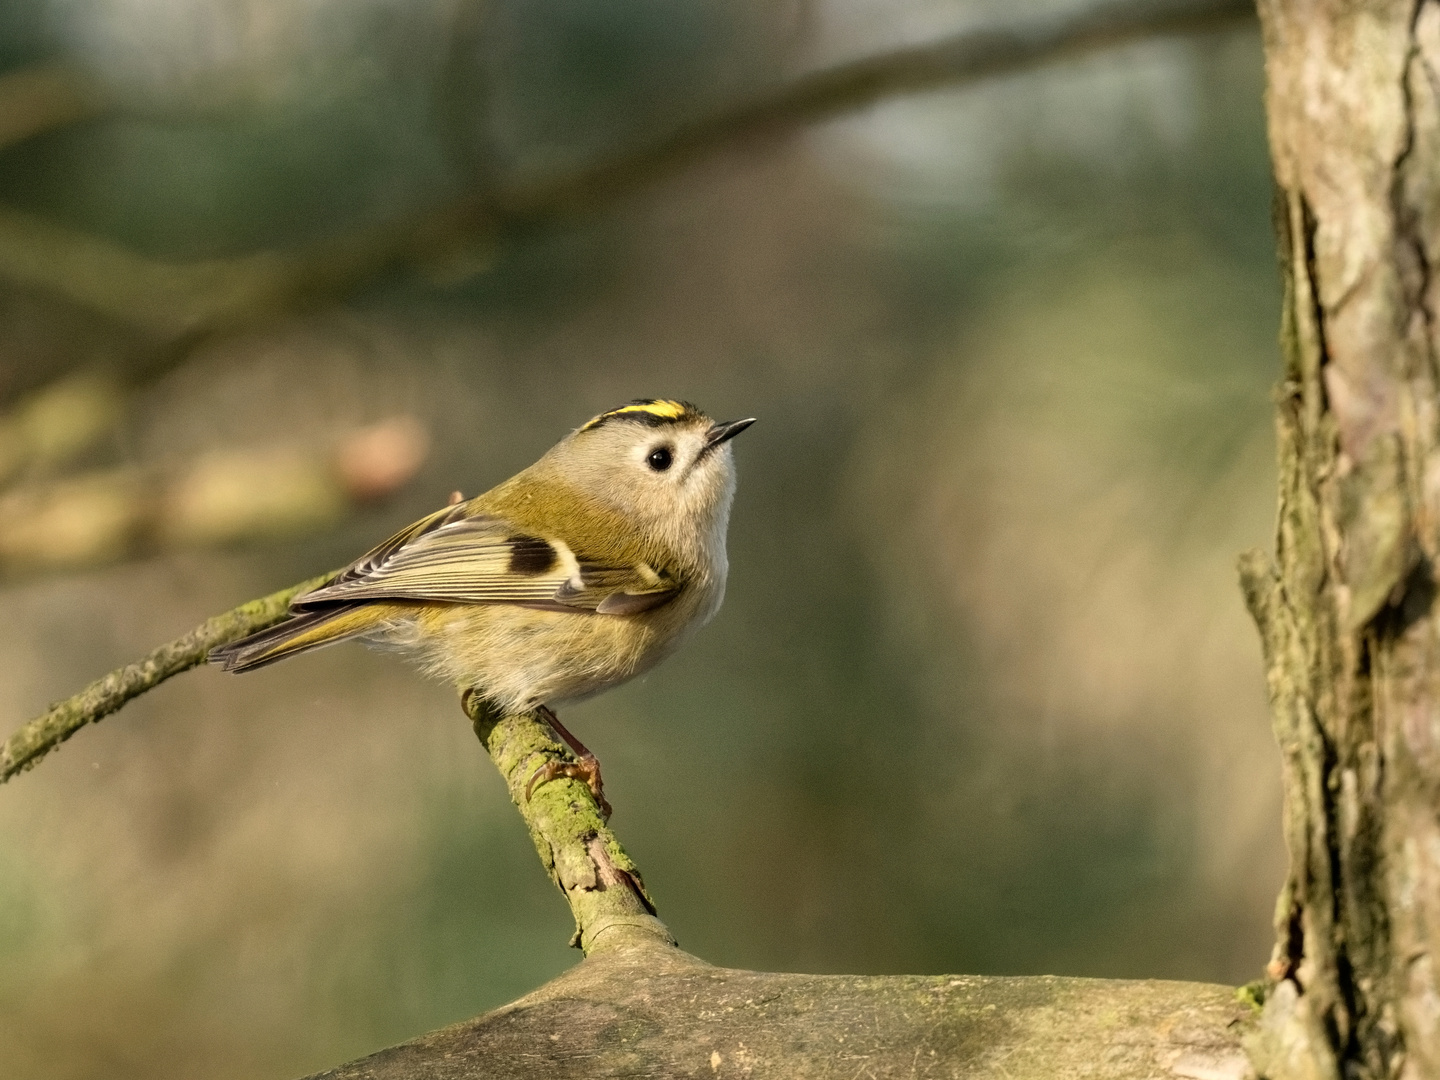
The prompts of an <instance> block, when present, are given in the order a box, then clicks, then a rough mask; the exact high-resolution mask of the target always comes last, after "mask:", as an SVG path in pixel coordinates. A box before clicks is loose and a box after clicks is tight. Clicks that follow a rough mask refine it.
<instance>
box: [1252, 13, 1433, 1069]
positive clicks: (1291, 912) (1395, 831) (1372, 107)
mask: <svg viewBox="0 0 1440 1080" xmlns="http://www.w3.org/2000/svg"><path fill="white" fill-rule="evenodd" d="M1260 14H1261V20H1262V25H1263V29H1264V37H1265V53H1266V68H1267V75H1268V82H1269V93H1268V101H1267V108H1268V114H1269V125H1270V140H1271V148H1272V153H1273V155H1274V162H1275V174H1276V180H1277V186H1278V191H1277V197H1276V221H1277V227H1278V231H1279V234H1280V247H1281V255H1282V264H1283V271H1284V278H1285V288H1286V297H1285V321H1284V327H1283V331H1282V343H1283V346H1284V351H1285V376H1284V381H1283V383H1282V384H1281V386H1280V389H1279V393H1278V400H1277V428H1278V435H1279V455H1280V508H1279V518H1278V523H1277V553H1276V559H1275V562H1273V563H1272V562H1271V560H1269V559H1268V558H1266V557H1265V556H1262V555H1259V554H1253V555H1250V556H1247V557H1246V558H1245V559H1244V560H1243V561H1242V580H1243V584H1244V588H1245V592H1246V596H1247V600H1248V601H1249V604H1250V607H1251V610H1252V612H1253V613H1254V615H1255V618H1256V621H1257V622H1258V624H1259V626H1260V630H1261V636H1262V639H1263V642H1264V646H1265V652H1266V657H1267V662H1268V666H1269V684H1270V694H1271V699H1272V704H1273V712H1274V722H1275V729H1276V735H1277V737H1278V739H1279V742H1280V745H1281V748H1282V751H1283V760H1284V780H1285V791H1286V808H1285V834H1286V841H1287V843H1288V845H1289V850H1290V862H1291V865H1290V874H1289V879H1288V882H1287V884H1286V887H1285V890H1284V892H1283V893H1282V895H1281V898H1280V902H1279V905H1278V908H1277V929H1278V938H1279V940H1278V943H1277V946H1276V954H1275V958H1274V961H1273V962H1272V964H1271V968H1270V974H1271V976H1272V978H1274V979H1276V980H1278V984H1277V986H1276V987H1275V989H1274V991H1273V992H1272V993H1271V995H1270V998H1269V1000H1268V1002H1267V1004H1266V1010H1265V1018H1264V1023H1263V1025H1262V1027H1261V1031H1260V1033H1259V1034H1258V1035H1257V1036H1256V1038H1255V1039H1254V1040H1253V1041H1252V1043H1251V1047H1252V1051H1253V1053H1254V1058H1255V1062H1256V1065H1257V1067H1258V1068H1259V1070H1260V1071H1261V1073H1262V1074H1263V1075H1266V1076H1270V1077H1274V1078H1277V1080H1278V1078H1281V1077H1313V1078H1317V1080H1319V1078H1329V1077H1339V1076H1342V1075H1343V1076H1345V1077H1364V1078H1374V1080H1379V1078H1381V1077H1406V1078H1412V1077H1413V1078H1416V1080H1418V1078H1420V1077H1435V1076H1440V970H1437V968H1436V958H1437V946H1440V814H1437V807H1440V619H1437V610H1436V606H1435V597H1436V589H1435V578H1434V573H1435V570H1434V567H1435V560H1436V557H1437V555H1440V425H1437V410H1440V401H1437V397H1436V366H1435V357H1436V327H1435V322H1434V318H1433V314H1432V313H1433V312H1434V310H1435V304H1436V296H1435V288H1436V285H1435V282H1434V281H1432V274H1431V269H1430V268H1431V266H1432V265H1434V264H1435V260H1436V258H1437V254H1440V253H1437V251H1436V248H1437V244H1440V232H1437V225H1440V97H1437V87H1440V81H1437V80H1440V5H1437V4H1436V3H1434V2H1433V0H1430V2H1425V3H1418V4H1417V3H1415V2H1413V0H1408V2H1398V0H1381V2H1369V3H1357V2H1355V0H1261V3H1260Z"/></svg>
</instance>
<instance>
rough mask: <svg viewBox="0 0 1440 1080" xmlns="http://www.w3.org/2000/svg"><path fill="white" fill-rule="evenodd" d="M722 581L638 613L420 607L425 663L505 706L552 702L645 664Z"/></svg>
mask: <svg viewBox="0 0 1440 1080" xmlns="http://www.w3.org/2000/svg"><path fill="white" fill-rule="evenodd" d="M721 588H723V585H721V584H720V583H714V582H703V581H702V582H693V583H691V585H689V586H687V587H686V588H685V589H684V590H682V592H681V593H680V595H679V596H677V597H676V598H675V599H674V600H673V601H671V602H670V603H668V604H666V605H664V606H663V607H660V608H656V609H654V610H651V611H647V612H643V613H641V614H638V615H600V614H590V613H574V614H572V613H569V612H558V611H539V610H534V609H531V608H525V607H520V606H517V605H513V604H457V605H454V606H450V607H446V608H439V609H436V610H432V611H430V612H427V613H426V614H425V615H424V616H422V617H423V618H424V619H425V620H426V621H427V622H428V623H429V626H428V627H427V628H426V629H427V632H426V633H425V634H424V635H423V636H422V639H421V643H420V645H419V648H420V649H421V652H422V659H423V662H424V663H425V665H426V667H427V668H428V669H429V670H430V671H432V672H433V673H435V674H437V675H440V676H442V677H443V678H445V679H446V680H448V681H450V682H453V683H456V684H457V685H461V686H466V687H476V688H478V689H479V690H480V691H481V692H482V693H483V694H484V695H485V696H486V697H488V698H490V699H491V700H492V701H494V702H495V703H496V704H497V705H499V706H501V707H502V708H505V709H507V710H516V711H518V710H521V709H528V708H533V707H535V706H536V705H541V704H548V705H558V704H560V703H563V702H568V701H576V700H579V699H581V698H585V697H589V696H590V695H592V694H597V693H599V692H600V691H601V690H605V689H608V688H609V687H611V686H615V685H617V684H619V683H622V682H624V681H625V680H626V679H630V678H633V677H634V676H636V675H639V674H640V673H642V672H644V671H647V670H649V669H650V668H651V667H654V666H655V664H657V663H659V662H660V661H661V660H663V659H664V658H665V657H666V656H668V655H669V654H670V653H671V652H672V651H673V650H674V649H675V648H676V646H678V645H679V644H680V643H681V642H682V641H683V640H684V639H685V637H687V636H688V635H689V633H690V632H692V631H693V630H694V629H696V628H698V627H699V626H700V625H701V624H702V623H703V622H705V621H706V620H708V619H709V617H710V616H711V615H712V614H714V611H715V608H716V607H717V606H718V601H719V593H720V590H721Z"/></svg>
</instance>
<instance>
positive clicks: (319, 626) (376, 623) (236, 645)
mask: <svg viewBox="0 0 1440 1080" xmlns="http://www.w3.org/2000/svg"><path fill="white" fill-rule="evenodd" d="M386 606H387V605H382V604H353V605H347V606H346V607H340V608H328V609H326V610H323V611H302V612H299V613H297V614H294V615H291V616H290V617H289V618H288V619H286V620H285V621H284V622H282V623H279V624H277V625H275V626H272V627H269V628H268V629H265V630H260V631H257V632H256V633H253V634H251V635H250V636H249V637H243V638H241V639H240V640H239V641H232V642H230V643H229V644H228V645H220V646H218V647H216V648H214V649H211V650H210V654H209V656H207V657H206V659H207V660H209V661H210V663H212V664H219V665H221V667H222V668H224V670H226V671H234V672H241V671H253V670H254V669H255V668H258V667H264V666H265V665H266V664H273V663H274V662H275V661H276V660H283V659H285V657H287V656H294V655H295V654H296V653H302V652H306V651H307V650H309V649H318V648H319V647H320V646H322V645H330V644H333V643H334V642H337V641H344V640H345V639H346V638H352V637H359V636H360V635H362V634H367V633H373V632H374V631H376V630H378V629H380V628H381V626H382V625H383V624H384V623H385V622H386V616H387V615H388V614H390V613H389V612H388V611H385V610H381V609H383V608H385V607H386Z"/></svg>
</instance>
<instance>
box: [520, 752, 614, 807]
mask: <svg viewBox="0 0 1440 1080" xmlns="http://www.w3.org/2000/svg"><path fill="white" fill-rule="evenodd" d="M561 776H566V777H569V778H570V779H572V780H583V781H584V782H585V786H586V787H588V788H589V789H590V794H591V795H592V796H593V797H594V799H595V805H596V806H598V807H599V808H600V817H601V818H603V819H604V820H605V821H609V820H610V815H611V814H612V813H613V812H614V811H613V810H611V808H610V804H609V803H608V802H607V801H606V799H605V785H604V784H603V783H601V780H600V762H599V761H598V760H597V759H596V757H595V755H594V754H592V753H590V752H589V751H586V752H585V753H584V754H581V755H580V758H579V760H578V761H547V762H546V763H545V764H544V765H542V766H540V768H538V769H536V770H535V774H534V775H533V776H531V777H530V780H529V782H528V783H527V784H526V785H525V801H526V802H529V801H530V793H531V792H532V791H534V790H535V788H536V787H538V786H539V785H540V784H545V783H548V782H550V781H551V780H554V779H556V778H557V777H561Z"/></svg>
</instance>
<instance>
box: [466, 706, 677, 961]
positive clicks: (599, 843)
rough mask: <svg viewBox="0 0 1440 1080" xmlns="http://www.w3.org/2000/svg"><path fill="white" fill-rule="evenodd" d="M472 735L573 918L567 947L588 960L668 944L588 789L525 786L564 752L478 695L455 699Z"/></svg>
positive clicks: (530, 721) (531, 716)
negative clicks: (602, 953)
mask: <svg viewBox="0 0 1440 1080" xmlns="http://www.w3.org/2000/svg"><path fill="white" fill-rule="evenodd" d="M461 701H462V704H463V705H464V708H465V712H466V714H467V715H468V716H469V717H470V720H471V723H472V724H473V725H474V728H475V734H476V736H477V737H478V738H479V739H480V742H481V744H482V745H484V747H485V749H486V750H487V751H488V752H489V754H490V758H491V760H492V761H494V762H495V767H496V768H498V769H499V770H500V775H501V776H502V777H504V779H505V786H506V787H507V788H508V789H509V791H510V799H511V801H512V802H514V803H515V806H516V808H517V809H519V811H520V816H521V817H522V818H524V819H525V825H526V827H527V828H528V829H529V830H530V839H531V840H532V841H534V843H535V850H536V852H537V853H538V854H539V856H540V862H541V863H542V864H543V865H544V867H545V872H546V873H547V874H549V875H550V880H551V881H553V882H555V884H556V886H557V887H558V888H559V889H560V891H561V893H562V894H563V895H564V897H565V901H566V903H568V904H569V905H570V912H571V914H573V915H574V916H575V937H574V938H573V939H572V941H571V944H573V945H578V946H579V947H580V948H582V949H584V950H585V953H586V955H587V956H589V955H593V954H594V953H596V952H599V951H605V950H609V949H614V948H618V947H621V946H623V945H626V944H633V943H640V942H643V943H646V944H652V943H655V942H659V943H662V944H665V945H674V944H675V939H674V938H673V937H671V935H670V931H669V930H667V929H666V927H665V924H664V923H662V922H661V921H660V920H659V919H658V918H656V917H655V905H654V904H653V903H652V902H651V900H650V896H649V894H648V893H647V892H646V891H645V885H644V882H643V881H641V878H640V871H639V869H638V868H637V867H636V865H635V863H634V862H633V861H632V860H631V858H630V856H629V855H627V854H625V849H624V848H623V847H621V846H620V841H619V840H617V839H616V838H615V834H614V833H612V832H611V831H610V829H609V827H608V826H607V825H606V824H605V820H604V818H602V817H601V816H600V808H599V807H598V806H596V804H595V799H594V797H593V796H592V795H591V794H590V789H589V788H588V787H587V786H586V785H585V784H583V783H581V782H580V781H579V780H574V779H571V778H569V777H557V778H556V779H553V780H550V781H548V782H546V783H543V784H539V785H537V786H536V787H535V790H534V791H533V792H532V794H531V795H530V797H529V798H527V797H526V795H525V788H526V785H527V784H528V783H529V781H530V778H531V777H532V776H534V775H535V773H536V771H537V770H539V769H541V768H543V767H544V766H545V764H546V763H547V762H550V761H564V760H566V757H565V750H564V748H563V747H562V746H561V745H560V743H558V742H557V741H556V740H555V738H554V736H553V734H552V732H551V731H550V729H549V727H548V726H546V725H545V724H544V723H543V722H542V721H541V720H540V719H539V716H538V714H536V713H533V712H528V713H519V714H516V715H511V716H501V715H498V714H496V713H495V712H494V711H493V710H492V709H491V708H490V707H489V705H488V703H487V702H486V701H485V700H484V699H483V698H481V697H480V696H479V695H478V694H474V693H468V692H467V693H466V694H465V695H463V697H462V698H461Z"/></svg>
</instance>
